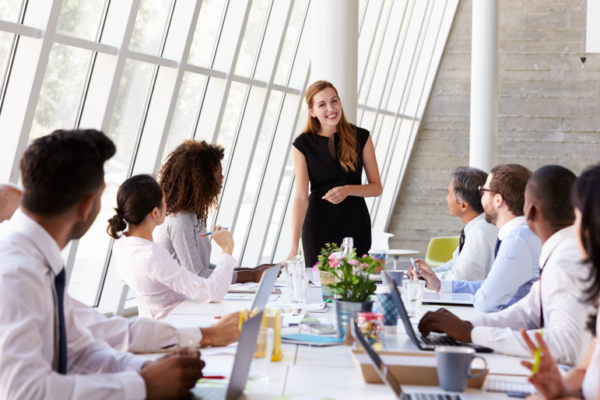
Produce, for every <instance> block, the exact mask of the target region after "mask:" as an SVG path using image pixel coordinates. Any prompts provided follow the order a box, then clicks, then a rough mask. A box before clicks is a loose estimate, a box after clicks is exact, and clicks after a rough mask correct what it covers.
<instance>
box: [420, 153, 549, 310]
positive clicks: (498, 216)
mask: <svg viewBox="0 0 600 400" xmlns="http://www.w3.org/2000/svg"><path fill="white" fill-rule="evenodd" d="M530 177H531V171H529V170H528V169H527V168H525V167H523V166H522V165H518V164H504V165H498V166H496V167H494V169H492V171H491V172H490V174H489V175H488V178H487V180H486V182H485V185H484V186H483V187H480V190H481V195H482V197H481V204H482V205H483V209H484V211H485V214H486V216H485V219H486V221H488V222H489V223H490V224H494V225H496V226H497V227H498V229H500V231H499V232H498V239H497V241H496V248H495V260H494V264H493V265H492V268H491V271H490V273H489V275H488V277H487V278H486V280H484V281H464V280H463V281H449V280H443V281H440V280H439V278H438V277H437V276H436V274H435V273H434V272H433V271H432V270H431V268H429V267H428V266H427V265H426V264H425V263H419V264H418V265H417V266H418V267H419V270H420V272H421V275H422V276H423V278H424V279H425V281H426V282H427V288H428V289H431V290H435V291H437V292H441V293H471V294H473V295H474V300H473V306H474V307H475V308H476V309H477V310H479V311H482V312H493V311H500V310H502V309H504V308H506V307H508V306H510V305H511V304H514V303H516V302H517V301H519V300H520V299H522V298H523V297H524V296H525V295H527V293H529V290H530V289H531V285H532V284H533V283H534V282H535V281H537V280H538V278H539V276H540V267H539V258H540V253H541V250H542V244H541V242H540V240H539V239H538V238H537V236H535V235H534V234H533V232H531V230H530V229H529V227H528V226H527V222H526V221H525V217H524V216H523V205H524V202H525V186H526V185H527V181H528V180H529V178H530ZM409 276H410V277H411V278H412V279H418V276H417V274H416V271H414V268H413V267H411V269H410V270H409Z"/></svg>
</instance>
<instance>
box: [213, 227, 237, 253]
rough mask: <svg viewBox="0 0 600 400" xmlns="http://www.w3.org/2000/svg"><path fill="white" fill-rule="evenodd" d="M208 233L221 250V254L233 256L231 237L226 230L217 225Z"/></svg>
mask: <svg viewBox="0 0 600 400" xmlns="http://www.w3.org/2000/svg"><path fill="white" fill-rule="evenodd" d="M210 232H211V235H212V238H213V240H214V241H215V243H216V244H218V245H219V247H220V248H221V249H223V253H227V254H229V255H231V254H233V246H234V243H233V236H231V233H229V231H228V230H227V229H225V228H223V227H222V226H219V225H217V226H213V227H212V229H211V231H210Z"/></svg>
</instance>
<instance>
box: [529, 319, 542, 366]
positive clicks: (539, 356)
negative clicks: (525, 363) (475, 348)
mask: <svg viewBox="0 0 600 400" xmlns="http://www.w3.org/2000/svg"><path fill="white" fill-rule="evenodd" d="M540 336H544V328H542V329H540ZM541 359H542V349H541V348H540V344H539V343H538V347H537V348H536V349H535V355H534V356H533V368H532V369H531V372H533V374H534V375H535V374H537V373H538V371H539V370H540V361H541Z"/></svg>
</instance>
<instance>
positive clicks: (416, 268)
mask: <svg viewBox="0 0 600 400" xmlns="http://www.w3.org/2000/svg"><path fill="white" fill-rule="evenodd" d="M410 262H411V263H412V266H413V268H414V269H415V271H417V275H418V276H419V279H420V280H422V281H424V280H425V278H423V277H422V276H421V271H419V268H418V267H417V264H416V263H415V259H414V258H411V259H410Z"/></svg>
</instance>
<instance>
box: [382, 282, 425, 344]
mask: <svg viewBox="0 0 600 400" xmlns="http://www.w3.org/2000/svg"><path fill="white" fill-rule="evenodd" d="M382 272H383V273H384V274H385V275H386V277H385V278H386V280H387V285H388V286H389V288H390V294H391V295H392V300H393V301H394V304H395V305H396V308H397V309H398V314H399V315H400V319H401V320H402V323H403V324H404V329H406V334H407V335H408V336H409V337H410V340H412V341H413V343H415V344H418V343H419V340H418V339H417V335H415V331H414V330H413V327H412V325H411V323H410V317H409V316H408V313H407V312H406V308H405V307H404V302H403V301H402V297H401V296H400V292H399V291H398V287H397V286H396V282H394V279H392V277H391V276H389V275H388V273H387V272H385V271H382Z"/></svg>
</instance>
